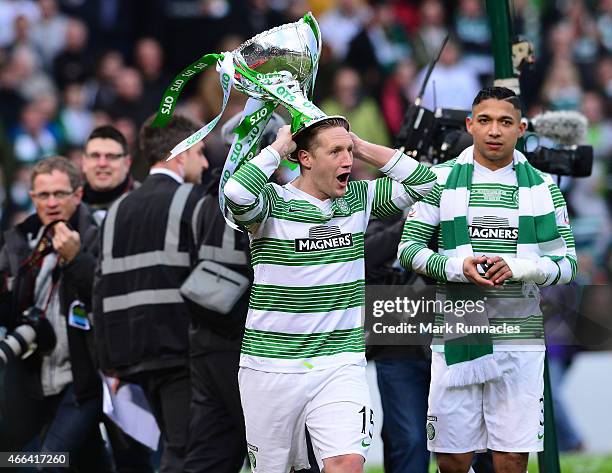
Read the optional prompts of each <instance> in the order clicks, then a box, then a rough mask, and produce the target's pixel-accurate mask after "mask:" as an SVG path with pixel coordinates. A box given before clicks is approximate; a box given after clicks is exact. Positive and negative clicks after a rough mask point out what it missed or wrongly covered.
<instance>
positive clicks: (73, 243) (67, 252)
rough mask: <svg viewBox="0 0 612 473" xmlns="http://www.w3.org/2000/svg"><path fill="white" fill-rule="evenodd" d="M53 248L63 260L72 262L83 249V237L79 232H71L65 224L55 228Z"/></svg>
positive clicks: (57, 224) (58, 224)
mask: <svg viewBox="0 0 612 473" xmlns="http://www.w3.org/2000/svg"><path fill="white" fill-rule="evenodd" d="M52 241H53V248H54V249H55V251H57V252H58V253H59V254H60V256H61V257H62V258H64V259H65V260H66V261H68V262H70V261H72V260H73V259H74V257H75V256H76V255H77V253H78V252H79V250H80V249H81V237H80V235H79V233H78V232H75V231H74V230H70V229H69V228H68V226H67V225H66V224H65V223H64V222H59V223H56V224H55V225H54V226H53V240H52Z"/></svg>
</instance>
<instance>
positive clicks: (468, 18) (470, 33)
mask: <svg viewBox="0 0 612 473" xmlns="http://www.w3.org/2000/svg"><path fill="white" fill-rule="evenodd" d="M455 31H456V34H457V40H458V41H459V42H460V43H461V48H462V49H463V52H464V54H465V62H466V63H467V64H469V65H470V66H471V67H473V68H474V70H476V72H478V74H479V75H493V57H492V56H491V31H490V30H489V19H488V18H487V15H486V14H485V11H484V3H483V2H482V1H481V0H461V1H460V2H459V11H458V12H457V15H456V17H455Z"/></svg>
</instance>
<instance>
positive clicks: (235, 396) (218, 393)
mask: <svg viewBox="0 0 612 473" xmlns="http://www.w3.org/2000/svg"><path fill="white" fill-rule="evenodd" d="M239 358H240V353H239V352H238V351H215V352H210V353H206V354H202V355H197V356H192V357H191V377H192V399H191V414H190V415H191V418H190V422H189V439H190V445H189V447H188V449H187V451H188V452H189V453H188V457H187V459H186V461H185V472H186V473H196V472H198V473H238V472H240V470H241V468H242V465H243V464H244V459H245V456H246V451H247V446H246V440H245V432H244V416H243V414H242V405H241V404H240V392H239V390H238V360H239Z"/></svg>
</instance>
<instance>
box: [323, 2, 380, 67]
mask: <svg viewBox="0 0 612 473" xmlns="http://www.w3.org/2000/svg"><path fill="white" fill-rule="evenodd" d="M368 15H369V13H368V10H367V8H365V7H364V6H363V5H362V4H361V2H360V1H359V0H338V2H337V5H336V7H335V8H333V9H331V10H328V11H327V12H325V13H324V14H323V16H321V18H320V21H319V26H320V28H321V36H322V38H323V43H324V44H326V45H327V46H329V47H330V48H331V51H332V54H333V56H334V58H335V59H336V60H337V61H342V60H343V59H344V58H345V57H346V54H347V53H348V48H349V43H350V42H351V40H352V39H353V38H354V37H355V36H356V35H357V33H359V30H360V29H361V27H362V25H363V24H364V23H365V21H366V19H367V18H368Z"/></svg>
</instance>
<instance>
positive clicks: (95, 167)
mask: <svg viewBox="0 0 612 473" xmlns="http://www.w3.org/2000/svg"><path fill="white" fill-rule="evenodd" d="M131 165H132V156H131V155H130V152H129V149H128V144H127V140H126V139H125V136H123V134H122V133H121V132H120V131H119V130H117V128H115V127H113V126H110V125H102V126H99V127H97V128H95V129H94V130H93V131H92V132H91V134H90V135H89V137H88V138H87V141H86V142H85V152H84V153H83V159H82V161H81V170H82V171H83V176H84V177H85V185H84V186H83V202H85V203H86V204H87V205H89V207H90V208H91V209H92V212H93V216H94V218H95V220H96V222H97V223H98V224H101V223H102V221H103V220H104V217H105V216H106V212H107V211H108V209H109V207H110V206H111V205H112V203H113V202H114V201H115V200H117V199H118V198H120V197H121V196H122V195H124V194H127V193H128V192H131V191H132V190H133V189H135V188H137V187H139V186H140V183H139V182H136V181H134V179H133V178H132V176H131V175H130V167H131ZM107 381H108V382H109V383H110V384H111V386H113V388H114V389H115V390H118V389H119V387H120V386H121V387H122V389H127V390H128V391H129V392H134V391H135V390H138V389H140V388H138V387H136V386H134V385H133V384H131V383H119V380H118V379H116V378H111V377H109V378H107ZM135 395H136V396H137V395H138V394H137V393H136V394H135ZM104 425H105V427H106V431H107V433H108V437H109V440H110V443H111V446H112V452H113V459H114V460H115V465H116V467H117V470H118V471H119V472H124V471H139V472H141V473H150V472H152V471H153V467H152V465H151V461H150V457H151V452H150V450H149V449H148V448H147V447H145V446H144V445H143V444H141V443H140V442H137V441H136V440H134V439H132V437H130V436H129V435H127V434H125V433H124V432H123V430H121V428H119V426H117V425H116V424H115V423H114V422H113V421H112V420H110V419H106V418H105V421H104Z"/></svg>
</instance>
